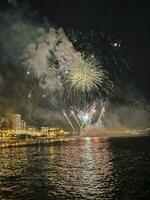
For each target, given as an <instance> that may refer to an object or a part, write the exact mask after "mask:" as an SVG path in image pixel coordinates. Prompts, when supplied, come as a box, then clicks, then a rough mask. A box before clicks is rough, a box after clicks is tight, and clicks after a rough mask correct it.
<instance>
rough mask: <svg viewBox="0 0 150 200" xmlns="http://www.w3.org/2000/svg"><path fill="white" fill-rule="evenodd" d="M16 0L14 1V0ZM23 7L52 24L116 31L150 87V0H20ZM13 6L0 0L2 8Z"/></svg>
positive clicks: (139, 75) (145, 86) (143, 82)
mask: <svg viewBox="0 0 150 200" xmlns="http://www.w3.org/2000/svg"><path fill="white" fill-rule="evenodd" d="M11 1H12V2H13V0H10V2H11ZM17 2H18V3H19V4H20V6H21V7H22V9H24V8H25V9H26V10H28V13H30V14H31V15H36V16H38V17H39V18H40V19H43V18H44V17H46V18H47V19H48V21H49V22H50V24H52V25H55V26H58V27H64V28H71V29H73V30H81V31H82V32H87V31H91V30H95V31H98V32H99V31H100V32H101V31H104V32H108V33H114V34H116V36H118V38H120V39H121V40H122V41H123V42H124V43H125V44H126V45H127V47H128V54H129V56H130V57H131V59H133V62H134V69H135V74H136V76H137V79H138V80H139V83H140V85H141V86H142V88H143V89H147V90H148V89H149V86H150V79H149V76H150V70H149V65H150V59H149V52H150V38H149V35H150V29H149V26H150V13H149V6H150V2H149V1H148V0H142V1H141V0H132V1H131V0H122V1H120V0H75V1H70V0H19V1H17ZM10 7H11V5H10V3H8V1H7V0H2V1H1V2H0V8H1V10H3V11H4V10H7V9H8V8H10Z"/></svg>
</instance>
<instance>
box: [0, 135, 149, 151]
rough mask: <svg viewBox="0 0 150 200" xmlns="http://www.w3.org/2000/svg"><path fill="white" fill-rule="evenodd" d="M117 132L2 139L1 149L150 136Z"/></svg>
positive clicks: (0, 142) (0, 141)
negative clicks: (86, 139) (88, 139)
mask: <svg viewBox="0 0 150 200" xmlns="http://www.w3.org/2000/svg"><path fill="white" fill-rule="evenodd" d="M114 133H115V132H107V133H103V134H100V133H99V134H93V135H92V134H91V135H89V134H84V135H69V136H66V137H58V138H48V137H44V138H34V139H17V138H14V139H5V140H0V149H3V148H13V147H28V146H37V147H38V146H47V145H51V144H57V143H59V144H60V143H62V142H67V141H74V140H81V139H85V138H94V137H98V138H101V139H104V140H105V139H111V138H140V137H149V136H150V134H149V133H143V134H142V133H141V134H137V135H136V134H127V133H126V134H125V133H124V134H122V132H119V133H120V134H119V133H118V134H114Z"/></svg>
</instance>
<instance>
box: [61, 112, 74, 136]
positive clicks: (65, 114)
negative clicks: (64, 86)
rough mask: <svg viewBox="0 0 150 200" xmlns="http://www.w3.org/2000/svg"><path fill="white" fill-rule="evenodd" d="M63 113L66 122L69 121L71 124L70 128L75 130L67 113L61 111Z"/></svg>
mask: <svg viewBox="0 0 150 200" xmlns="http://www.w3.org/2000/svg"><path fill="white" fill-rule="evenodd" d="M63 115H64V116H65V117H66V119H67V120H68V122H69V125H70V126H71V128H72V130H73V131H74V132H75V129H74V126H73V125H72V123H71V121H70V119H69V117H68V115H67V113H66V112H64V111H63Z"/></svg>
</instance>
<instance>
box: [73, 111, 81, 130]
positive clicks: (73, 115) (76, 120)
mask: <svg viewBox="0 0 150 200" xmlns="http://www.w3.org/2000/svg"><path fill="white" fill-rule="evenodd" d="M71 114H72V115H73V117H74V118H75V120H76V122H77V124H78V126H79V128H80V129H81V124H80V122H79V120H78V118H77V116H76V115H75V113H74V111H73V110H72V111H71Z"/></svg>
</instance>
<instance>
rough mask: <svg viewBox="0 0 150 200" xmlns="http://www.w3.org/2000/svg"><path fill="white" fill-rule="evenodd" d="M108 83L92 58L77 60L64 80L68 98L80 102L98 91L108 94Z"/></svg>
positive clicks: (105, 76)
mask: <svg viewBox="0 0 150 200" xmlns="http://www.w3.org/2000/svg"><path fill="white" fill-rule="evenodd" d="M109 82H110V81H109V79H108V77H107V74H106V72H105V71H104V70H103V69H102V67H101V66H100V64H99V63H98V62H97V60H96V59H95V58H94V57H90V58H87V59H83V58H80V59H78V60H77V61H76V63H74V67H72V68H71V69H70V71H69V72H68V74H67V75H66V78H65V84H66V87H67V89H68V91H69V94H70V93H71V95H70V96H71V97H73V98H74V99H75V100H77V99H78V101H80V100H82V102H83V101H86V98H88V97H89V96H92V94H93V93H95V92H97V93H99V91H100V90H102V91H104V90H105V91H106V92H107V93H109V91H108V88H107V86H108V85H109V84H108V83H109Z"/></svg>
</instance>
